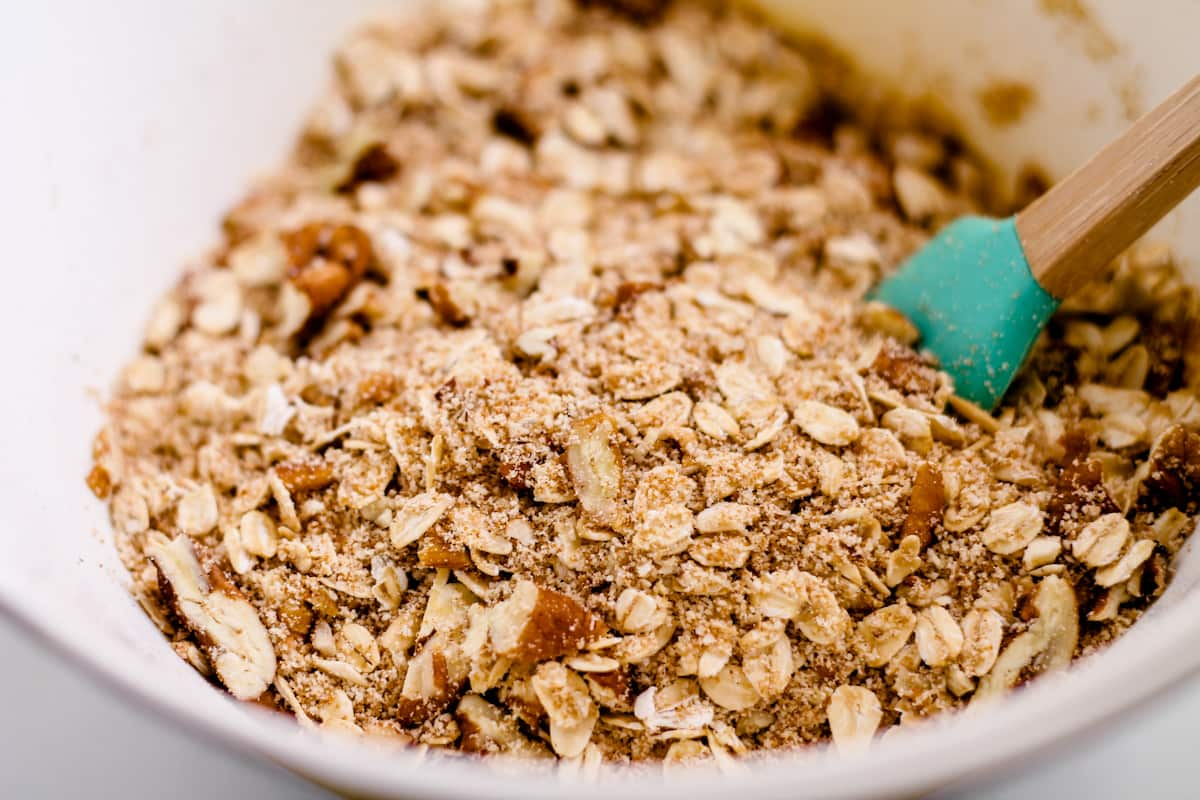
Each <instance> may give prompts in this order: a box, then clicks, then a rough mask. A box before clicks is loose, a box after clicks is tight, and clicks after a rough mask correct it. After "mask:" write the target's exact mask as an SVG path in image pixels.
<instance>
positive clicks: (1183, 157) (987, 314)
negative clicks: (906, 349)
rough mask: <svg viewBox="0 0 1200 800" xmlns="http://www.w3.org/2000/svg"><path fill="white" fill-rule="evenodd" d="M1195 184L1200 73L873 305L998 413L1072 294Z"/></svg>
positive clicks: (888, 283)
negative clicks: (902, 322) (896, 315)
mask: <svg viewBox="0 0 1200 800" xmlns="http://www.w3.org/2000/svg"><path fill="white" fill-rule="evenodd" d="M1063 135H1064V136H1069V135H1070V131H1064V132H1063ZM1198 184H1200V76H1197V77H1195V78H1193V79H1192V80H1191V81H1190V82H1189V83H1188V84H1187V85H1186V86H1184V87H1183V88H1182V89H1180V90H1179V91H1177V92H1176V93H1175V94H1173V95H1172V96H1171V97H1169V98H1168V99H1167V100H1166V101H1165V102H1163V103H1162V104H1161V105H1160V106H1158V107H1157V108H1155V109H1154V110H1153V111H1151V112H1150V113H1149V114H1147V115H1146V116H1144V117H1142V118H1141V119H1140V120H1138V121H1137V122H1135V123H1134V124H1133V126H1132V127H1130V128H1129V130H1128V131H1126V132H1125V133H1124V134H1123V135H1122V136H1121V137H1120V138H1118V139H1117V140H1116V141H1114V142H1112V143H1111V144H1109V145H1108V146H1107V147H1106V148H1104V150H1102V151H1101V152H1100V154H1099V155H1097V156H1096V157H1095V158H1093V159H1092V160H1091V161H1089V162H1087V163H1086V164H1084V165H1083V166H1082V167H1080V168H1079V169H1077V170H1076V171H1075V172H1073V173H1072V174H1070V175H1069V176H1067V177H1066V178H1065V179H1064V180H1062V181H1061V182H1059V183H1058V184H1056V185H1055V186H1054V187H1053V188H1051V189H1050V191H1048V192H1046V194H1044V195H1042V196H1041V197H1040V198H1038V199H1037V200H1036V201H1035V202H1034V203H1032V204H1031V205H1030V206H1029V207H1028V208H1026V209H1024V210H1023V211H1021V212H1020V213H1018V214H1017V215H1016V216H1015V217H1010V218H1008V219H1004V220H995V219H985V218H982V217H964V218H962V219H959V220H957V221H955V222H953V223H951V224H950V225H947V226H946V227H945V228H943V229H942V231H941V232H940V233H938V234H937V236H935V237H934V238H933V239H932V240H931V241H930V242H929V243H928V244H927V245H926V246H925V247H924V248H922V249H921V250H920V251H919V252H918V253H916V255H914V256H912V257H911V258H910V259H909V260H908V261H906V262H905V263H904V264H903V265H902V266H901V267H900V269H899V271H897V272H896V273H895V274H894V275H892V276H891V277H889V278H887V279H886V280H884V281H883V282H882V283H880V284H879V286H877V287H876V288H875V289H874V291H873V292H872V298H873V299H875V300H879V301H881V302H883V303H886V304H888V305H890V306H892V307H893V308H895V309H897V310H898V311H900V312H902V313H903V314H905V315H906V316H907V317H908V318H909V319H910V320H911V321H912V322H913V324H914V325H916V327H917V329H918V330H919V331H920V333H921V342H922V347H924V348H926V349H928V350H929V351H930V352H932V353H933V354H934V355H935V356H937V358H938V359H939V360H940V362H941V365H942V369H944V370H946V372H948V373H949V374H950V375H951V377H953V378H954V385H955V392H956V394H958V395H959V396H960V397H963V398H966V399H967V400H970V401H971V402H973V403H975V404H976V405H979V406H981V407H982V408H985V409H989V410H990V409H992V408H994V407H995V405H996V403H997V402H999V400H1000V398H1001V397H1003V396H1004V392H1005V390H1006V389H1008V385H1009V384H1010V383H1011V382H1012V379H1013V377H1014V376H1015V375H1016V374H1017V371H1018V370H1019V369H1020V368H1021V364H1022V362H1024V360H1025V357H1026V356H1027V355H1028V354H1029V350H1030V348H1031V347H1033V344H1034V342H1035V341H1036V340H1037V337H1038V334H1040V333H1041V331H1042V328H1043V327H1044V326H1045V324H1046V322H1047V321H1049V319H1050V317H1051V315H1052V314H1053V313H1054V311H1055V310H1056V309H1057V308H1058V306H1059V303H1061V302H1062V300H1063V298H1065V297H1066V296H1067V295H1069V294H1070V293H1071V292H1072V291H1073V290H1075V289H1077V288H1079V287H1080V286H1081V285H1082V284H1084V283H1086V282H1087V280H1088V279H1089V278H1090V277H1092V276H1093V275H1095V274H1097V273H1098V272H1100V271H1101V270H1103V269H1104V267H1105V265H1107V264H1108V262H1109V261H1110V260H1111V259H1113V258H1114V257H1115V256H1117V255H1118V254H1119V253H1120V252H1121V251H1122V250H1124V249H1125V248H1126V247H1128V246H1129V245H1130V244H1132V243H1133V242H1134V241H1135V240H1136V239H1137V238H1138V237H1139V236H1141V235H1142V234H1143V233H1145V232H1146V231H1147V230H1149V228H1150V227H1151V226H1152V225H1153V224H1154V223H1155V222H1157V221H1158V220H1159V219H1161V218H1162V217H1163V216H1164V215H1165V214H1166V213H1167V212H1168V211H1170V210H1171V209H1172V208H1174V207H1175V206H1176V205H1178V204H1179V202H1180V201H1182V200H1183V199H1184V198H1185V197H1187V196H1188V195H1189V194H1191V192H1192V190H1193V189H1195V188H1196V186H1197V185H1198Z"/></svg>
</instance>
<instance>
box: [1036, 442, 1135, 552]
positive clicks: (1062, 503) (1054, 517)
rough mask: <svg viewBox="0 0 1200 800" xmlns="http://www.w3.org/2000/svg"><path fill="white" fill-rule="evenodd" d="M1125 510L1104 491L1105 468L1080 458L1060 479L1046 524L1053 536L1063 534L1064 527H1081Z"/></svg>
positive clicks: (1063, 472)
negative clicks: (1079, 525)
mask: <svg viewBox="0 0 1200 800" xmlns="http://www.w3.org/2000/svg"><path fill="white" fill-rule="evenodd" d="M1120 510H1121V509H1120V508H1119V507H1118V506H1117V504H1116V502H1115V501H1114V500H1113V499H1112V497H1111V496H1110V495H1109V494H1108V489H1106V488H1105V487H1104V467H1103V466H1102V465H1101V463H1100V461H1099V460H1097V459H1095V458H1077V459H1076V460H1074V461H1072V462H1070V463H1069V464H1068V465H1067V466H1066V467H1064V468H1063V471H1062V472H1061V473H1060V474H1059V476H1058V485H1057V486H1056V487H1055V489H1054V494H1053V496H1051V498H1050V502H1049V504H1047V506H1046V521H1047V526H1048V528H1049V530H1050V531H1051V532H1052V533H1056V534H1059V533H1063V532H1064V530H1063V528H1064V524H1066V525H1068V526H1071V527H1072V528H1073V527H1077V526H1076V523H1079V522H1086V521H1087V520H1090V519H1094V518H1096V517H1098V516H1100V515H1102V514H1111V513H1114V512H1119V511H1120Z"/></svg>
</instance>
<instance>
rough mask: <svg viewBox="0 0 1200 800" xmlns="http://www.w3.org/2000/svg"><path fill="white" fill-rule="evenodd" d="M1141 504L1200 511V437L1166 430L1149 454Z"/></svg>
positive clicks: (1186, 431)
mask: <svg viewBox="0 0 1200 800" xmlns="http://www.w3.org/2000/svg"><path fill="white" fill-rule="evenodd" d="M1141 502H1142V503H1143V504H1144V505H1147V506H1149V507H1151V508H1154V509H1163V508H1172V507H1174V508H1179V509H1182V510H1184V511H1186V512H1187V513H1189V514H1190V513H1194V512H1195V511H1196V510H1197V509H1200V433H1197V432H1196V431H1193V430H1189V429H1187V428H1185V427H1184V426H1182V425H1173V426H1171V427H1170V428H1168V429H1167V431H1166V432H1165V433H1163V435H1162V436H1161V437H1160V438H1159V440H1158V443H1157V444H1155V446H1154V449H1153V450H1152V451H1151V453H1150V471H1149V474H1148V475H1146V479H1145V480H1144V481H1142V498H1141Z"/></svg>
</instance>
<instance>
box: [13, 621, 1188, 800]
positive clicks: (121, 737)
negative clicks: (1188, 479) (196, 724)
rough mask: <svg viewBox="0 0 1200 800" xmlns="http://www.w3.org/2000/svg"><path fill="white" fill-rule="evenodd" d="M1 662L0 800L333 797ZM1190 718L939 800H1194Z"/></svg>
mask: <svg viewBox="0 0 1200 800" xmlns="http://www.w3.org/2000/svg"><path fill="white" fill-rule="evenodd" d="M0 656H2V657H0V693H2V694H0V696H2V697H3V698H4V700H3V704H2V705H0V798H5V800H17V798H21V799H22V800H24V799H26V798H29V799H31V800H37V799H38V798H73V797H89V798H97V799H99V800H107V798H114V800H115V799H116V798H122V799H123V800H142V799H143V798H147V799H148V798H171V800H225V799H226V798H243V797H246V798H250V797H252V798H255V799H256V800H275V799H276V798H280V800H282V798H287V799H288V800H329V799H330V798H332V797H333V796H332V795H330V794H328V793H326V792H324V791H322V790H320V789H318V788H316V787H314V786H312V785H311V784H308V783H305V782H304V781H301V780H300V779H298V778H295V777H292V776H291V775H289V774H288V773H286V772H283V771H282V770H279V769H276V768H274V767H271V766H269V765H266V764H262V763H258V762H253V761H249V760H246V759H243V758H239V757H238V756H237V755H235V754H231V753H228V752H226V751H224V750H222V749H219V748H216V747H214V746H212V745H211V744H209V743H207V742H202V741H200V740H198V739H196V738H195V737H193V736H190V735H188V734H186V733H184V732H183V731H181V730H179V729H178V728H177V727H175V726H174V725H171V724H168V723H166V722H163V721H160V720H157V719H154V718H153V717H151V716H149V715H148V714H147V713H146V712H144V711H142V710H141V709H138V708H134V707H131V706H129V705H127V704H126V703H125V702H124V701H123V700H122V699H121V698H118V697H114V696H113V695H111V694H110V693H109V692H108V691H107V690H106V689H103V688H101V687H99V686H97V685H96V684H95V683H94V682H92V681H91V680H90V679H89V678H87V677H86V676H84V675H83V674H81V673H80V672H79V671H78V669H77V668H75V667H74V666H71V665H68V664H66V663H64V662H63V661H61V660H60V659H59V658H58V657H57V656H55V655H51V654H49V653H47V652H46V651H45V650H44V649H43V648H42V647H41V646H40V645H38V644H35V643H34V642H33V641H32V640H31V639H30V638H29V637H28V636H27V635H26V634H25V633H24V632H23V631H20V630H18V629H16V628H15V627H13V626H12V624H11V623H9V622H7V621H2V620H0ZM1197 720H1200V682H1194V683H1192V684H1191V685H1189V686H1186V687H1183V688H1181V689H1179V690H1176V691H1174V692H1172V693H1171V694H1169V695H1168V696H1166V697H1164V698H1160V699H1159V700H1157V701H1156V702H1155V703H1154V704H1153V705H1152V706H1151V707H1149V708H1146V709H1142V710H1141V711H1140V712H1138V713H1137V714H1135V716H1133V717H1131V718H1128V719H1125V720H1123V721H1122V722H1121V723H1120V725H1119V726H1118V727H1117V728H1114V729H1111V730H1108V731H1105V732H1103V733H1101V734H1098V735H1096V736H1095V737H1094V738H1092V739H1089V740H1088V741H1086V742H1080V743H1078V744H1077V745H1075V746H1073V747H1072V748H1071V749H1070V750H1069V751H1067V752H1063V753H1054V754H1049V755H1048V756H1045V757H1043V759H1042V760H1041V761H1040V762H1038V763H1036V764H1031V765H1029V766H1028V767H1027V768H1025V769H1023V770H1022V771H1021V773H1020V774H1018V775H1013V776H1009V778H1008V779H1006V780H1003V781H1000V782H993V783H992V784H991V785H988V786H973V787H967V788H961V789H958V790H956V791H946V792H942V793H939V794H938V796H937V798H936V800H966V798H972V800H1027V799H1028V798H1042V797H1047V798H1057V799H1059V800H1061V799H1062V798H1076V797H1078V798H1088V799H1089V800H1101V799H1104V798H1146V799H1149V798H1154V799H1155V800H1157V799H1158V798H1194V797H1196V796H1197V785H1198V784H1200V769H1197V764H1196V757H1195V755H1194V753H1195V751H1196V740H1197V729H1196V728H1197ZM413 800H415V798H414V799H413Z"/></svg>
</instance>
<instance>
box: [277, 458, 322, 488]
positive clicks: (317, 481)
mask: <svg viewBox="0 0 1200 800" xmlns="http://www.w3.org/2000/svg"><path fill="white" fill-rule="evenodd" d="M275 474H276V475H278V476H279V480H281V481H283V485H284V486H286V487H287V490H288V491H289V492H291V493H293V494H297V493H302V492H316V491H319V490H321V489H324V488H325V487H326V486H328V485H330V484H331V483H333V481H334V477H333V469H332V468H331V467H330V466H329V465H328V464H326V463H324V462H322V461H291V462H287V463H284V464H276V465H275Z"/></svg>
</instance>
